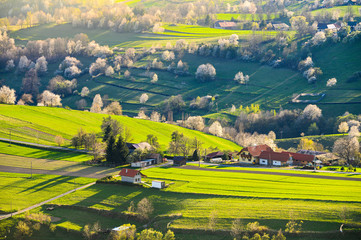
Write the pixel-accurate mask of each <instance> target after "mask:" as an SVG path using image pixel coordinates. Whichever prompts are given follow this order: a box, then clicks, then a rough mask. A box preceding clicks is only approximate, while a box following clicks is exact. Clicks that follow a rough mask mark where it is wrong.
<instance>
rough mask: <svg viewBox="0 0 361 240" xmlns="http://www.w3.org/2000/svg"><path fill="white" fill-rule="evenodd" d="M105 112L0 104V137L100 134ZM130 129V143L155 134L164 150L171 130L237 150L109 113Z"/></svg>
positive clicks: (168, 126) (27, 138) (166, 126)
mask: <svg viewBox="0 0 361 240" xmlns="http://www.w3.org/2000/svg"><path fill="white" fill-rule="evenodd" d="M104 117H107V115H105V114H97V113H90V112H83V111H76V110H67V109H63V108H49V107H31V106H11V105H1V104H0V137H3V138H9V133H10V130H11V138H12V139H16V140H22V141H28V142H39V143H42V144H48V145H55V142H54V138H55V136H56V135H61V136H62V137H63V138H65V139H71V137H72V136H73V135H75V134H76V133H77V131H78V129H79V128H83V129H84V130H86V131H87V132H94V133H97V134H99V137H100V133H101V130H100V125H101V123H102V120H103V118H104ZM112 118H114V119H117V120H118V121H119V122H120V123H122V124H123V125H124V126H126V127H128V128H129V129H130V132H131V134H132V137H133V142H135V143H138V142H142V141H145V140H146V138H147V135H148V134H153V135H155V136H157V137H158V141H159V143H160V146H161V149H162V150H166V149H167V148H168V144H169V142H170V140H171V134H172V132H174V131H178V132H181V133H183V134H184V135H185V136H187V137H189V138H195V137H197V138H198V139H199V140H200V141H202V142H203V143H204V145H203V147H218V149H229V150H239V149H241V147H240V146H238V145H237V144H235V143H233V142H231V141H228V140H225V139H222V138H218V137H215V136H212V135H208V134H205V133H203V132H199V131H194V130H190V129H186V128H182V127H179V126H175V125H171V124H166V123H158V122H152V121H148V120H141V119H134V118H130V117H126V116H112Z"/></svg>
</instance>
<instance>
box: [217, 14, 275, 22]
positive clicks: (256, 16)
mask: <svg viewBox="0 0 361 240" xmlns="http://www.w3.org/2000/svg"><path fill="white" fill-rule="evenodd" d="M279 17H280V16H279V14H277V13H272V14H270V15H267V14H262V15H261V16H260V14H250V13H248V14H246V13H217V14H216V18H217V20H225V21H230V20H231V19H232V18H233V19H235V20H240V21H252V20H253V21H262V20H273V19H275V18H279Z"/></svg>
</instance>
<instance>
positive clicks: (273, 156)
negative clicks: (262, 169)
mask: <svg viewBox="0 0 361 240" xmlns="http://www.w3.org/2000/svg"><path fill="white" fill-rule="evenodd" d="M259 164H260V165H266V166H285V165H290V164H292V156H291V154H290V153H288V152H273V151H263V152H261V154H260V155H259Z"/></svg>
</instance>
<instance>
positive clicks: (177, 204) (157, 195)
mask: <svg viewBox="0 0 361 240" xmlns="http://www.w3.org/2000/svg"><path fill="white" fill-rule="evenodd" d="M143 174H145V175H147V179H146V181H148V182H149V181H151V180H153V179H158V180H165V181H166V183H168V184H170V185H169V187H168V188H167V189H165V190H161V191H159V190H155V189H146V188H141V187H131V186H121V185H114V184H96V185H94V186H91V187H89V188H87V189H84V190H82V191H79V192H76V193H73V194H71V195H68V196H65V197H63V198H61V199H58V200H56V201H55V203H56V204H63V205H71V206H78V207H89V208H95V209H103V210H107V211H115V212H119V211H125V210H127V208H128V207H129V204H130V202H131V201H133V202H134V203H137V202H138V201H140V200H141V199H142V198H144V197H147V198H148V199H150V200H151V201H152V203H153V205H154V209H155V212H154V214H153V217H155V216H157V215H170V214H178V213H181V214H182V217H181V218H179V219H177V220H175V221H174V222H173V223H172V224H171V227H172V228H175V229H196V228H198V229H206V228H207V224H208V221H209V215H210V214H211V212H212V211H216V212H217V224H216V226H217V229H228V230H229V229H230V227H231V223H232V221H233V220H234V219H236V218H241V219H242V222H243V223H244V224H247V223H248V222H252V221H255V220H257V221H259V222H260V223H261V224H264V225H266V226H268V227H269V228H271V229H275V230H277V229H279V228H284V225H285V224H286V223H287V221H288V220H289V219H290V218H294V220H303V221H304V224H303V230H304V231H317V232H318V231H321V232H322V231H332V230H337V229H338V228H339V226H340V224H341V223H342V222H343V221H345V220H344V219H341V218H340V213H341V212H342V211H346V212H347V213H346V215H347V220H346V221H347V223H350V224H351V223H352V224H357V223H359V222H360V219H361V202H360V196H361V188H360V184H359V183H358V182H356V181H342V180H320V179H312V178H307V177H285V176H272V175H258V174H240V173H225V172H207V171H198V170H186V169H181V168H180V169H174V168H153V169H148V170H145V171H143ZM54 216H57V214H56V213H54ZM62 216H63V217H64V215H62ZM66 219H67V221H68V222H69V225H68V227H71V228H74V229H77V228H79V224H77V223H76V222H73V221H72V218H71V217H67V218H66ZM70 223H71V224H70Z"/></svg>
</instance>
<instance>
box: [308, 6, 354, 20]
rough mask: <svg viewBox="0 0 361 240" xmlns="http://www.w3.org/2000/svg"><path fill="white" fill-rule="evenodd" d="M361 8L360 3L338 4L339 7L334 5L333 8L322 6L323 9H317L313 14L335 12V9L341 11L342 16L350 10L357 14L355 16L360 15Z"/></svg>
mask: <svg viewBox="0 0 361 240" xmlns="http://www.w3.org/2000/svg"><path fill="white" fill-rule="evenodd" d="M359 8H361V6H360V5H352V6H337V7H332V8H322V9H317V10H314V11H312V12H311V14H312V15H313V16H316V15H319V14H321V15H322V13H323V12H331V13H332V12H333V11H339V12H340V17H341V18H342V17H344V16H345V14H346V13H348V12H349V11H350V12H351V13H352V14H353V15H354V16H355V17H360V16H361V15H360V12H359Z"/></svg>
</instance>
